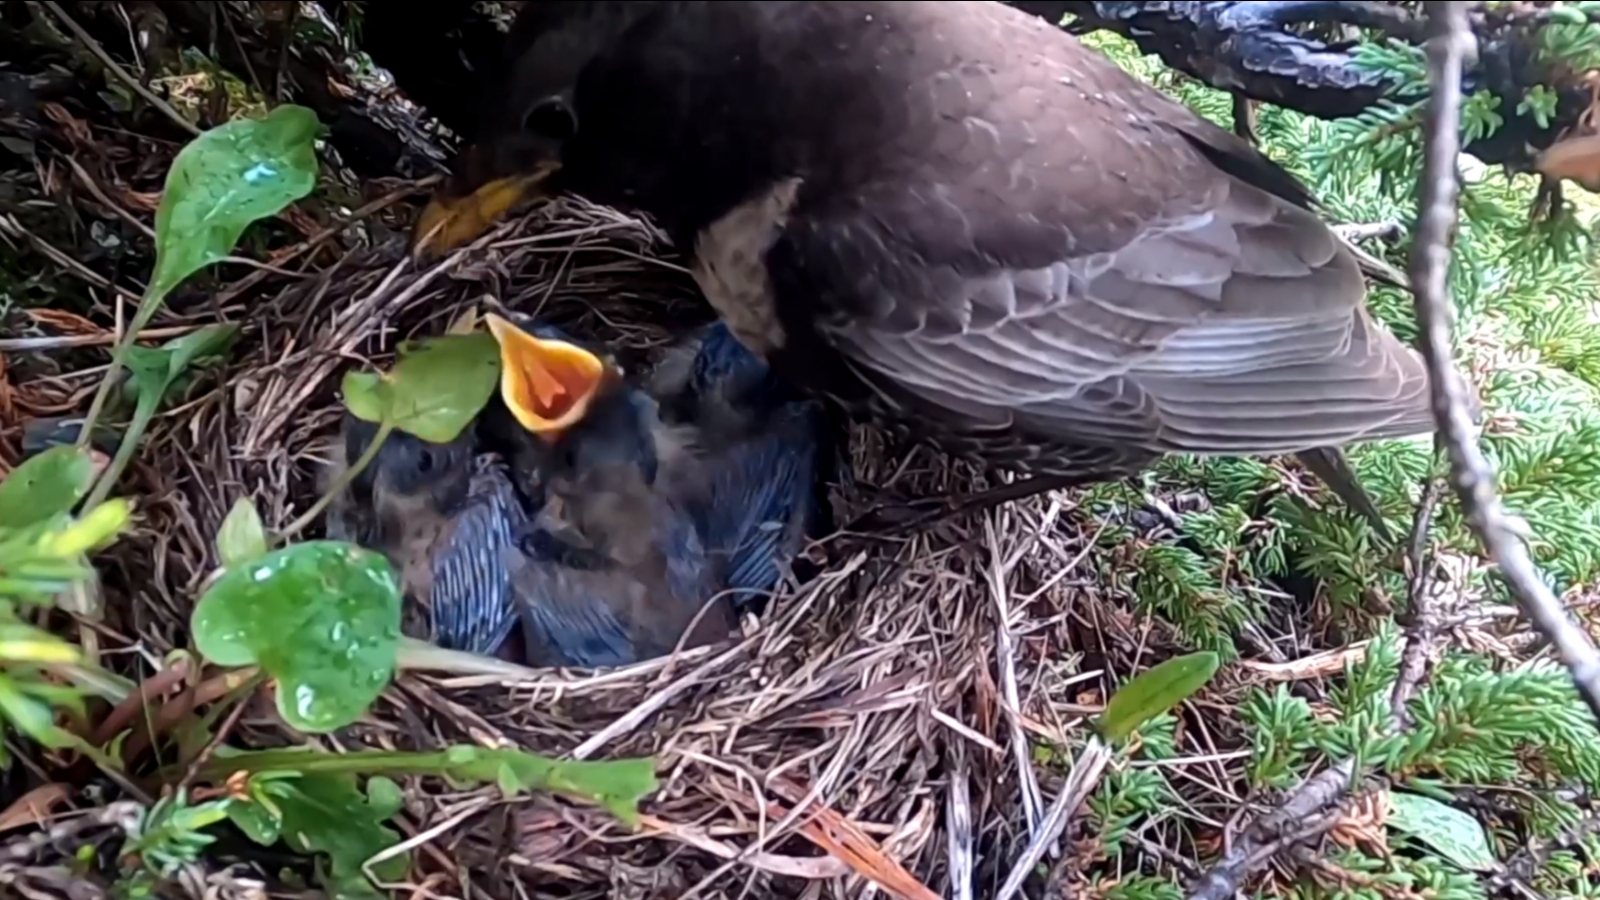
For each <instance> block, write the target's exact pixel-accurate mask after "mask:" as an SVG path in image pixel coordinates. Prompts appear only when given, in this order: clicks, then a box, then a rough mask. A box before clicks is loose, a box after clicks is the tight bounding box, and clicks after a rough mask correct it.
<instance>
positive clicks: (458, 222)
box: [411, 150, 561, 259]
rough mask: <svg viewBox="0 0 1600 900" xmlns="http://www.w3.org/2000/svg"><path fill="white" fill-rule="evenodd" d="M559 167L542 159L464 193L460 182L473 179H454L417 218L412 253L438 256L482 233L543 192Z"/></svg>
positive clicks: (420, 255)
mask: <svg viewBox="0 0 1600 900" xmlns="http://www.w3.org/2000/svg"><path fill="white" fill-rule="evenodd" d="M466 152H467V153H474V152H476V151H475V150H468V151H466ZM560 168H561V163H560V162H557V161H555V160H549V161H546V162H541V163H540V164H539V167H538V168H537V169H535V170H534V171H533V172H531V173H528V174H525V175H513V176H509V177H505V178H495V179H492V180H490V181H487V182H484V183H482V184H481V185H480V186H479V187H477V188H476V189H474V190H472V191H471V192H470V193H462V191H461V187H460V183H461V181H462V180H466V181H468V182H469V183H470V181H471V179H452V180H451V181H450V182H447V183H446V185H445V187H444V188H442V189H441V190H440V191H439V192H438V193H436V194H435V195H434V196H433V199H432V200H430V201H429V202H428V206H427V208H425V209H423V211H422V215H421V216H420V217H419V218H418V219H417V227H416V230H415V231H414V232H413V233H412V236H411V252H412V254H414V255H415V256H417V257H418V258H419V259H429V258H436V257H439V256H442V255H444V254H445V253H448V252H450V251H451V250H454V249H456V248H457V247H460V246H462V245H463V244H466V243H467V242H469V241H471V240H473V239H475V238H477V237H480V236H481V235H483V234H484V233H486V232H488V230H489V229H490V228H493V227H494V225H495V223H497V222H499V221H500V219H501V218H503V217H504V216H505V214H506V213H508V212H510V211H511V210H512V209H513V208H515V207H516V206H517V205H518V204H520V203H522V202H523V201H524V200H528V199H530V198H535V197H539V196H542V195H543V194H544V192H543V191H542V190H540V187H541V185H543V184H544V182H545V181H546V180H548V179H549V178H550V176H551V175H554V174H555V173H556V171H557V170H558V169H560Z"/></svg>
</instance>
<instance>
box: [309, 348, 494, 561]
mask: <svg viewBox="0 0 1600 900" xmlns="http://www.w3.org/2000/svg"><path fill="white" fill-rule="evenodd" d="M499 380H500V350H499V345H498V344H497V343H495V340H494V337H493V336H492V335H489V334H487V333H484V332H476V333H471V334H464V333H459V332H452V333H450V334H442V335H439V336H437V337H430V338H425V339H423V340H420V341H415V342H407V343H406V344H405V345H403V346H402V347H401V348H400V353H399V360H398V361H396V363H395V365H394V368H392V369H390V370H389V371H387V372H349V373H346V375H345V376H344V383H343V393H344V405H345V409H347V410H349V411H350V414H351V415H353V416H355V417H356V418H358V419H361V420H363V421H366V422H376V423H378V433H377V434H376V435H375V436H374V437H373V439H372V443H371V444H370V445H368V447H367V450H366V452H365V453H363V454H362V455H361V458H360V459H358V460H356V461H355V462H354V463H352V464H351V465H350V466H349V467H348V468H346V469H345V471H344V472H343V473H342V474H341V475H340V477H339V478H338V480H336V481H335V482H334V483H333V484H332V485H331V486H330V487H329V489H328V492H327V493H326V494H324V495H323V496H322V497H319V498H318V499H317V502H316V503H315V504H313V505H312V506H311V508H310V509H308V510H306V511H305V513H304V514H303V515H301V516H300V517H299V518H297V519H295V520H294V521H293V522H291V523H290V524H289V525H288V526H286V527H285V528H284V529H283V531H281V532H280V533H279V535H278V536H279V537H280V538H282V539H287V538H289V537H292V536H294V535H295V534H298V533H299V532H300V531H301V530H302V529H304V528H306V527H307V526H309V525H310V524H311V523H312V522H315V521H316V520H317V517H318V516H320V515H322V512H323V510H325V509H327V508H328V504H329V503H331V502H332V501H333V498H334V497H337V496H338V495H339V493H340V492H341V491H343V490H344V489H345V488H346V487H348V486H349V484H350V482H351V480H352V479H354V478H355V477H356V476H357V475H360V474H361V473H362V472H363V471H365V470H366V468H367V466H368V465H370V464H371V463H372V460H373V458H374V457H376V456H377V455H378V450H379V448H381V447H382V446H383V442H384V441H386V440H388V439H389V433H390V432H391V431H393V430H395V429H396V428H398V429H400V430H401V431H404V432H407V433H408V434H414V435H416V436H417V437H419V438H421V439H423V440H425V441H431V442H433V443H436V444H445V443H449V442H450V441H453V440H455V439H456V438H457V437H459V436H460V435H461V432H462V431H463V430H465V429H466V428H467V426H469V425H471V424H472V420H473V419H475V418H477V417H478V414H479V413H480V412H482V411H483V408H484V406H485V405H487V404H488V402H489V398H490V397H491V396H493V395H494V389H495V386H496V385H497V384H498V383H499Z"/></svg>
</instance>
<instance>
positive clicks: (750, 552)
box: [646, 322, 836, 606]
mask: <svg viewBox="0 0 1600 900" xmlns="http://www.w3.org/2000/svg"><path fill="white" fill-rule="evenodd" d="M646 389H647V390H649V391H650V392H651V393H652V394H653V395H654V396H655V397H656V398H657V400H658V401H659V402H660V404H661V411H662V417H663V418H664V419H666V420H668V421H670V422H673V423H675V424H680V425H688V426H693V427H695V428H697V429H698V430H699V432H700V441H699V443H700V444H701V445H702V446H703V447H705V448H708V449H707V452H706V463H707V467H708V469H709V472H710V485H709V496H708V498H707V503H706V507H705V509H704V510H703V511H702V514H701V528H702V534H703V535H704V538H705V543H706V546H707V547H708V548H710V552H711V553H712V554H713V556H716V557H718V558H719V559H720V560H721V568H722V570H723V578H724V581H725V587H726V588H727V589H728V590H730V591H732V592H733V596H732V599H733V602H734V603H735V604H738V605H741V606H742V605H744V604H747V603H751V602H753V601H758V600H760V599H762V598H765V597H766V596H768V595H769V594H771V592H772V591H773V590H774V589H775V588H776V587H777V586H778V582H779V581H780V580H781V579H782V577H783V575H784V572H785V571H786V570H787V568H788V566H789V564H790V563H791V561H792V560H794V558H795V557H796V556H797V555H798V554H799V552H800V549H801V547H802V545H803V544H804V542H805V540H806V539H807V538H808V537H815V536H817V535H818V534H819V533H821V531H822V530H823V529H824V525H825V518H826V516H825V513H826V510H827V506H826V498H825V496H824V494H823V491H824V490H825V488H824V485H823V480H824V479H823V477H822V475H823V471H822V469H823V465H824V463H831V462H833V455H832V453H833V452H836V448H835V447H834V446H833V445H831V443H830V440H829V437H830V434H829V424H830V423H829V422H828V421H827V418H826V415H825V411H824V409H823V406H822V404H820V403H818V402H816V401H814V400H810V399H808V398H806V397H805V396H804V395H802V394H800V393H799V392H798V391H795V390H794V389H792V388H791V387H790V386H789V385H787V384H785V383H783V382H782V381H780V380H779V379H778V377H777V376H776V375H774V374H773V372H772V370H771V369H770V368H768V367H767V365H766V363H764V362H762V361H761V359H760V358H758V357H757V356H756V355H755V354H753V353H751V352H750V351H749V350H747V349H745V347H744V345H742V344H740V343H739V341H738V340H737V339H736V338H735V337H734V336H733V332H731V331H729V330H728V326H727V325H725V324H723V323H722V322H715V323H713V324H711V325H709V326H707V327H705V328H703V329H701V330H699V331H697V332H695V333H693V334H691V335H689V336H688V337H687V338H686V339H684V340H682V341H680V342H678V343H677V344H675V345H673V346H672V347H670V348H669V349H668V350H667V351H665V352H664V353H663V354H662V356H661V358H660V359H659V360H658V361H657V363H656V366H655V368H654V369H653V370H652V371H651V372H650V375H649V377H648V379H647V381H646ZM829 468H830V469H831V468H832V466H831V465H830V466H829Z"/></svg>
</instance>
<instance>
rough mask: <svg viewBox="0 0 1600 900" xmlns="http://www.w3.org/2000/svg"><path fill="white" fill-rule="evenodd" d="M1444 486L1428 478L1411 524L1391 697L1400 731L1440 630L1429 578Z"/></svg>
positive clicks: (1406, 722) (1407, 720)
mask: <svg viewBox="0 0 1600 900" xmlns="http://www.w3.org/2000/svg"><path fill="white" fill-rule="evenodd" d="M1443 493H1444V486H1443V485H1442V484H1441V483H1440V482H1439V480H1438V479H1436V478H1431V477H1430V478H1429V479H1428V486H1427V487H1426V488H1424V489H1423V491H1422V502H1421V503H1418V504H1417V515H1416V518H1415V519H1414V520H1412V524H1411V539H1410V540H1409V541H1408V542H1407V544H1408V546H1409V547H1410V550H1409V552H1408V554H1407V559H1406V564H1407V567H1408V568H1409V569H1410V571H1408V572H1407V573H1406V581H1407V585H1408V587H1407V590H1406V618H1407V619H1408V620H1409V621H1407V622H1406V648H1405V651H1404V652H1402V653H1401V655H1400V674H1399V675H1398V676H1397V677H1396V678H1395V680H1394V692H1393V693H1392V694H1390V695H1389V714H1390V715H1391V716H1392V717H1393V718H1394V722H1395V725H1396V726H1397V727H1398V728H1400V729H1402V730H1403V729H1406V728H1409V727H1411V716H1410V714H1408V713H1407V712H1406V704H1407V703H1409V702H1410V701H1411V695H1412V694H1414V693H1416V690H1417V686H1418V685H1420V684H1421V683H1422V680H1423V678H1425V677H1426V676H1427V674H1428V656H1429V654H1430V652H1431V651H1432V648H1433V641H1434V638H1435V637H1436V636H1437V635H1438V631H1439V616H1438V611H1437V610H1435V609H1434V608H1433V604H1432V602H1431V601H1432V599H1433V596H1432V594H1431V593H1430V592H1429V590H1428V575H1429V573H1430V571H1431V569H1432V566H1431V564H1430V561H1429V555H1428V529H1429V528H1430V527H1431V526H1432V524H1433V511H1434V508H1435V507H1437V506H1438V505H1439V498H1440V496H1441V495H1442V494H1443Z"/></svg>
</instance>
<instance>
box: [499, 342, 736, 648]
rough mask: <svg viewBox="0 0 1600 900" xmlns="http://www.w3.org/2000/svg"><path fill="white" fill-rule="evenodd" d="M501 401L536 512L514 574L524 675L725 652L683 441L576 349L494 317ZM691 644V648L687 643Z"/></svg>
mask: <svg viewBox="0 0 1600 900" xmlns="http://www.w3.org/2000/svg"><path fill="white" fill-rule="evenodd" d="M488 322H489V327H490V329H491V331H493V332H494V335H495V337H496V339H497V340H499V341H500V345H501V355H502V361H503V369H502V376H501V377H502V397H503V398H504V400H505V403H506V406H507V407H508V409H509V410H510V412H511V413H512V415H513V416H514V417H515V419H516V421H517V422H518V424H519V425H520V426H521V427H522V429H524V431H525V433H526V435H527V436H528V437H527V438H526V439H525V440H523V441H521V446H520V447H518V448H516V449H514V450H512V451H511V457H512V458H513V460H514V463H513V466H514V468H516V469H519V470H521V469H525V468H531V469H533V470H534V471H535V472H536V475H537V479H536V480H537V481H538V483H539V485H540V486H541V493H540V497H539V502H540V503H541V504H542V505H541V507H540V509H539V511H538V512H537V513H536V514H535V515H534V516H533V518H532V521H530V523H529V524H528V526H527V527H526V528H524V529H523V530H522V532H520V534H519V537H518V541H517V547H518V550H519V551H520V552H518V553H517V554H515V555H514V556H513V557H512V560H511V562H510V565H509V569H510V574H511V577H512V579H513V582H514V584H515V587H516V591H515V593H516V596H517V599H518V604H519V609H520V613H521V622H522V631H523V639H524V642H525V644H526V649H527V660H526V661H527V662H528V663H529V664H531V665H570V666H584V667H596V666H620V665H627V664H629V663H633V662H637V661H640V660H645V659H650V658H653V657H657V656H663V655H666V654H668V653H671V652H672V651H673V649H674V648H675V647H677V646H678V645H679V641H680V639H683V644H684V646H686V647H694V646H699V645H702V644H706V643H711V642H714V641H717V640H721V639H723V638H726V637H727V635H728V633H729V631H730V630H731V629H732V627H733V620H732V610H731V607H730V605H729V603H728V599H727V598H726V597H725V596H722V595H721V594H720V587H721V582H722V578H721V569H720V567H719V566H717V565H716V563H715V561H714V560H713V559H712V558H711V557H710V556H709V555H708V554H707V552H706V547H705V544H704V542H703V541H702V539H701V534H700V528H699V527H698V516H697V512H696V511H697V510H699V509H703V508H704V505H705V503H706V502H707V500H708V499H709V497H710V487H709V484H710V481H709V478H708V473H707V471H706V469H705V467H704V465H703V462H702V460H701V459H700V458H699V457H698V456H697V453H696V450H695V449H694V448H693V447H691V446H690V445H689V444H688V443H687V442H686V438H687V435H686V434H685V433H684V432H683V431H681V430H680V429H675V428H671V427H668V426H665V425H663V424H662V423H661V421H660V419H659V417H658V415H657V410H656V405H655V402H654V401H653V400H652V399H651V398H650V397H649V396H648V395H647V394H645V393H644V392H643V391H641V390H639V389H638V388H637V387H634V386H632V385H629V384H628V383H627V382H626V381H625V380H624V379H623V377H622V373H621V372H620V371H619V370H618V369H617V367H616V366H615V364H614V363H612V362H611V361H610V360H609V359H607V358H605V357H603V356H602V355H600V354H598V353H594V352H591V351H589V350H587V349H585V348H584V347H582V346H580V345H578V344H577V343H575V342H571V341H569V340H565V339H562V338H558V337H552V336H550V335H551V334H552V332H550V331H549V330H543V331H541V332H540V333H541V334H544V335H545V336H543V337H541V336H539V335H538V334H536V333H533V332H532V331H531V330H530V329H524V328H523V327H521V326H519V325H517V324H515V323H512V322H510V321H508V320H506V319H503V318H500V317H497V316H491V317H489V319H488ZM685 635H687V636H686V637H685Z"/></svg>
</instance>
